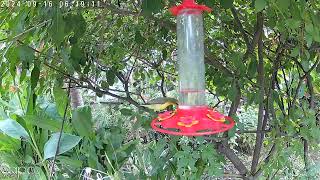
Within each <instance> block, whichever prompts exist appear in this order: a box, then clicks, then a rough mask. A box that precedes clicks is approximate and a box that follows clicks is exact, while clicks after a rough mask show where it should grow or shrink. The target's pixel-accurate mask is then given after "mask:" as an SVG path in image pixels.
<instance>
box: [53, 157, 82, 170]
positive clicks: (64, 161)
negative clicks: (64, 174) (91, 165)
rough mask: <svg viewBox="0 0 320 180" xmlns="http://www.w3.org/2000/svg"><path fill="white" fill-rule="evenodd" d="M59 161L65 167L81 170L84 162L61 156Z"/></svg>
mask: <svg viewBox="0 0 320 180" xmlns="http://www.w3.org/2000/svg"><path fill="white" fill-rule="evenodd" d="M57 160H59V162H60V163H61V164H63V165H69V166H71V167H72V168H81V167H82V161H81V160H78V159H72V158H70V157H67V156H60V157H59V158H57Z"/></svg>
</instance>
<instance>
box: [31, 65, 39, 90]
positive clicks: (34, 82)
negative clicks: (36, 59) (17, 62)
mask: <svg viewBox="0 0 320 180" xmlns="http://www.w3.org/2000/svg"><path fill="white" fill-rule="evenodd" d="M39 77H40V69H39V67H38V66H36V65H35V66H34V67H33V69H32V72H31V90H34V89H35V88H36V86H37V84H38V81H39Z"/></svg>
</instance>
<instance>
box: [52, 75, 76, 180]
mask: <svg viewBox="0 0 320 180" xmlns="http://www.w3.org/2000/svg"><path fill="white" fill-rule="evenodd" d="M70 85H71V80H70V82H69V84H68V87H69V88H68V92H67V97H68V99H67V103H66V106H65V108H64V113H63V119H62V123H61V127H60V132H59V138H58V142H57V149H56V152H55V155H54V157H53V161H52V164H51V172H50V177H49V180H50V179H52V178H53V175H54V170H55V169H54V167H55V162H56V159H57V156H58V154H59V148H60V141H61V137H62V133H63V128H64V123H65V121H66V119H67V111H68V107H69V96H70Z"/></svg>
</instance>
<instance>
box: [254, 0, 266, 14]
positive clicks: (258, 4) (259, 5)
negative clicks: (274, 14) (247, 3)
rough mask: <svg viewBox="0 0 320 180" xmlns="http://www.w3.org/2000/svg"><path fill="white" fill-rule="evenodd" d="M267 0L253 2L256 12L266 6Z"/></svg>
mask: <svg viewBox="0 0 320 180" xmlns="http://www.w3.org/2000/svg"><path fill="white" fill-rule="evenodd" d="M266 5H267V2H266V0H256V1H255V3H254V6H255V9H256V12H260V11H262V10H263V9H264V7H266Z"/></svg>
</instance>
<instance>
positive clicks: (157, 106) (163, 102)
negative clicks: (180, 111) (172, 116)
mask: <svg viewBox="0 0 320 180" xmlns="http://www.w3.org/2000/svg"><path fill="white" fill-rule="evenodd" d="M176 105H178V100H177V99H175V98H170V97H159V98H155V99H152V100H150V101H149V102H148V103H146V104H144V105H141V106H143V107H146V108H149V109H152V110H154V111H162V110H165V109H166V108H167V107H169V106H176Z"/></svg>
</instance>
